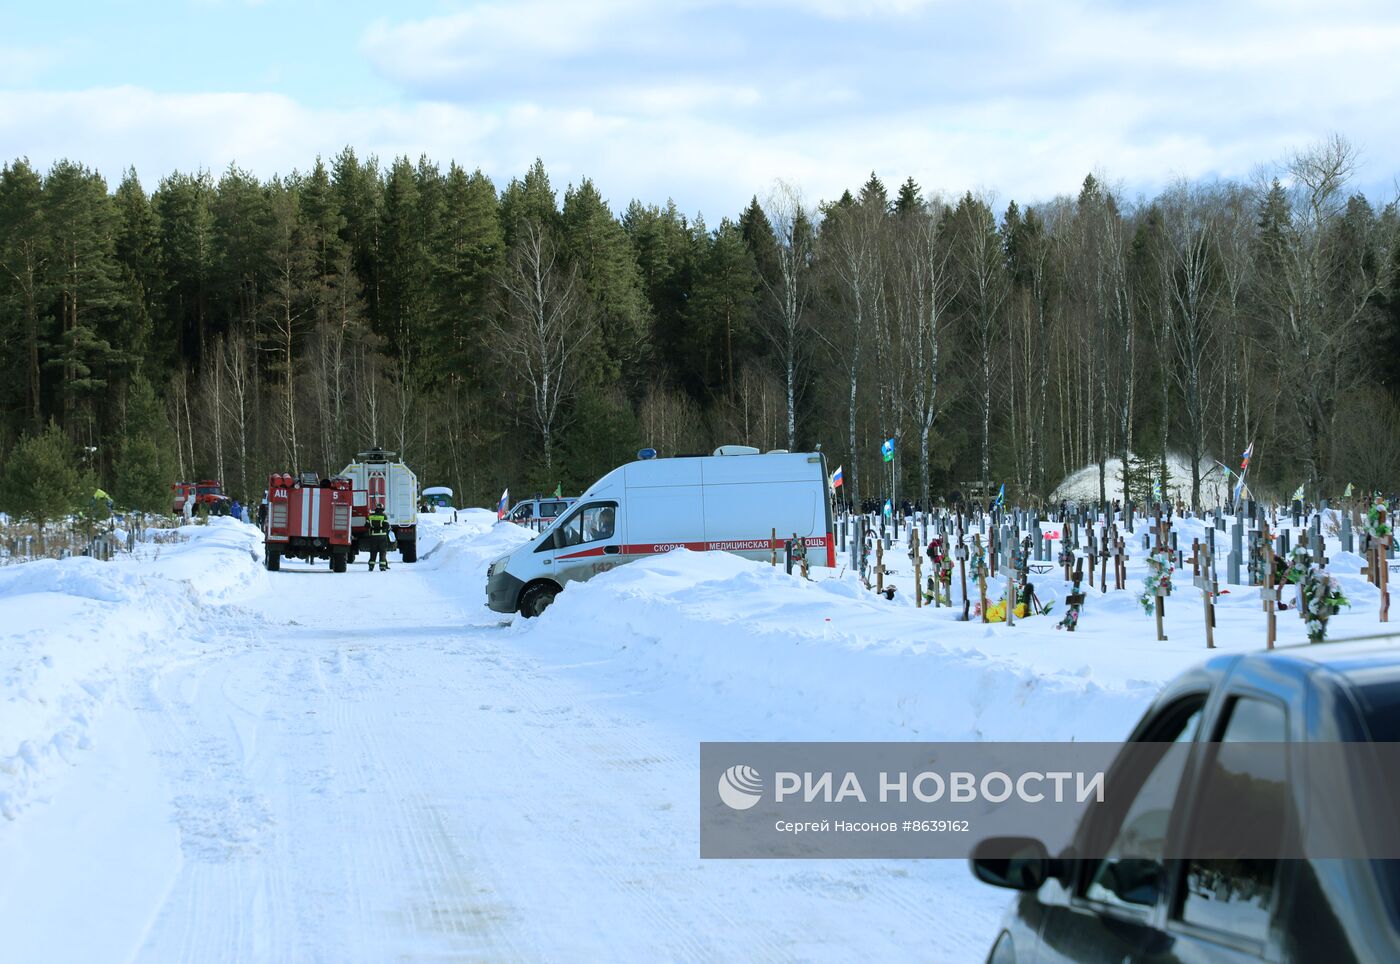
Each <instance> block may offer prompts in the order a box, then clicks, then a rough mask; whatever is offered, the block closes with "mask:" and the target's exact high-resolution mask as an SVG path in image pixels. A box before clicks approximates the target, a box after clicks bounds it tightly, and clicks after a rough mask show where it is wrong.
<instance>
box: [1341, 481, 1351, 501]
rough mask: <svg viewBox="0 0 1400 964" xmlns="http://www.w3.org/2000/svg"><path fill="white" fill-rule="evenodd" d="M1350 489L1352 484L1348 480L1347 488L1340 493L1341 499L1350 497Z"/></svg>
mask: <svg viewBox="0 0 1400 964" xmlns="http://www.w3.org/2000/svg"><path fill="white" fill-rule="evenodd" d="M1351 490H1352V485H1351V483H1350V482H1348V483H1347V490H1346V491H1345V492H1343V493H1342V498H1343V499H1350V498H1351Z"/></svg>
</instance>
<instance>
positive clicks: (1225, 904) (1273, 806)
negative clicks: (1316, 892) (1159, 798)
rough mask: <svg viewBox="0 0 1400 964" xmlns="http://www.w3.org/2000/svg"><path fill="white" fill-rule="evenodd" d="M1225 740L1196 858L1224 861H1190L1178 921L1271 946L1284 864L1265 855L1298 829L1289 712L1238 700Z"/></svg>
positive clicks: (1202, 809)
mask: <svg viewBox="0 0 1400 964" xmlns="http://www.w3.org/2000/svg"><path fill="white" fill-rule="evenodd" d="M1219 740H1220V743H1219V747H1218V750H1217V752H1216V753H1215V754H1214V757H1213V759H1211V760H1209V761H1208V763H1207V766H1206V768H1205V770H1204V771H1203V774H1202V780H1201V785H1200V787H1201V788H1200V792H1199V796H1198V798H1197V801H1196V807H1195V810H1194V811H1193V814H1192V821H1191V822H1192V840H1193V845H1192V848H1191V850H1190V851H1188V852H1194V853H1212V854H1220V855H1221V856H1220V858H1217V859H1210V860H1208V859H1190V860H1187V861H1186V862H1185V866H1184V868H1183V869H1184V873H1183V874H1182V883H1181V893H1180V896H1179V901H1178V905H1177V909H1176V912H1175V913H1174V914H1173V917H1174V918H1176V919H1179V920H1181V921H1182V922H1184V923H1186V924H1192V925H1195V926H1197V927H1205V928H1209V929H1210V930H1214V931H1220V932H1223V933H1226V934H1231V935H1234V936H1236V937H1243V938H1246V939H1247V940H1249V941H1254V942H1258V943H1260V944H1263V943H1264V941H1265V940H1266V939H1267V938H1268V933H1269V917H1270V913H1271V912H1272V910H1273V905H1274V891H1275V886H1276V883H1277V881H1278V868H1279V862H1278V860H1277V859H1272V858H1268V857H1266V856H1260V855H1261V854H1265V855H1266V854H1269V853H1273V852H1277V849H1278V848H1279V847H1280V845H1281V841H1282V840H1283V839H1284V835H1285V834H1287V833H1289V832H1290V829H1291V826H1290V822H1289V819H1288V809H1289V808H1288V755H1287V746H1286V743H1287V740H1288V717H1287V714H1286V713H1285V712H1284V709H1283V707H1282V706H1281V705H1279V704H1277V703H1274V702H1272V701H1270V700H1263V699H1256V698H1254V697H1249V696H1238V697H1235V698H1234V699H1233V700H1232V701H1231V703H1230V706H1229V712H1228V716H1227V718H1226V722H1225V728H1224V731H1223V732H1222V733H1221V735H1220V737H1219ZM1246 744H1264V745H1263V746H1247V745H1246ZM1233 851H1237V852H1238V854H1239V855H1238V856H1235V855H1234V854H1233V853H1232V852H1233ZM1226 856H1228V857H1229V859H1223V858H1225V857H1226Z"/></svg>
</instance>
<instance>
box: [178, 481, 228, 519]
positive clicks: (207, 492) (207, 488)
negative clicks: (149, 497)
mask: <svg viewBox="0 0 1400 964" xmlns="http://www.w3.org/2000/svg"><path fill="white" fill-rule="evenodd" d="M170 491H171V494H172V498H171V504H172V511H174V513H175V514H176V515H183V514H184V511H185V503H186V502H190V501H193V503H194V504H193V505H191V506H190V511H191V512H193V511H195V510H196V509H198V508H199V506H200V504H201V503H202V504H204V505H207V506H208V507H209V513H210V514H211V515H225V514H227V512H228V504H229V497H228V496H226V495H224V487H223V483H221V482H220V481H219V480H218V479H205V480H204V481H203V482H175V483H172V484H171V486H170Z"/></svg>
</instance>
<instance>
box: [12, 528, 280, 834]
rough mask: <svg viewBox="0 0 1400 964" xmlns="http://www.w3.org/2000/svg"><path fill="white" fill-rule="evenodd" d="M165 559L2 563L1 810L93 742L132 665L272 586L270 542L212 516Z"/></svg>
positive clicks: (165, 548)
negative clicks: (267, 556)
mask: <svg viewBox="0 0 1400 964" xmlns="http://www.w3.org/2000/svg"><path fill="white" fill-rule="evenodd" d="M180 533H181V536H182V538H183V539H184V540H185V541H184V542H180V543H175V544H170V545H162V546H159V547H147V549H148V550H154V551H153V552H152V555H154V558H146V559H143V560H142V561H140V562H139V563H138V562H134V561H132V560H130V559H125V558H124V559H120V560H118V561H116V562H105V563H104V562H97V561H96V560H93V559H88V558H73V559H62V560H52V559H44V560H39V561H35V562H29V563H24V564H21V565H17V566H12V567H7V568H5V569H3V570H0V627H3V630H0V815H3V816H4V817H6V818H9V819H13V818H14V817H15V815H16V814H17V813H18V812H19V810H20V809H21V807H22V806H23V805H24V803H25V802H26V801H27V800H28V799H29V798H30V797H31V795H32V794H33V792H34V790H35V788H36V787H37V786H38V785H39V783H40V782H41V781H42V779H43V777H44V775H45V773H46V772H47V771H48V770H49V769H50V768H51V767H55V766H57V765H59V764H62V763H73V762H76V753H77V751H79V750H83V749H86V748H87V747H89V746H91V745H92V741H93V733H92V720H93V717H94V715H95V714H96V713H97V712H98V711H99V710H100V709H101V708H102V707H103V706H104V705H105V704H106V702H107V701H108V698H109V696H110V694H111V692H112V691H113V689H114V688H115V687H118V686H120V685H121V684H122V683H123V682H124V681H125V680H126V678H127V677H128V675H129V671H130V669H131V667H132V666H133V665H134V664H136V663H137V662H138V661H140V660H141V659H142V657H143V656H145V655H146V654H148V653H150V652H151V651H152V650H153V649H154V648H156V647H169V646H173V645H179V643H180V642H181V641H182V640H184V639H185V638H187V636H188V635H190V634H191V633H192V632H194V631H196V630H197V626H198V624H199V623H200V621H201V620H202V619H204V618H205V609H206V607H209V606H218V605H224V604H227V603H230V602H235V601H237V600H239V599H242V598H245V597H247V596H249V595H252V594H255V593H258V592H261V591H262V590H263V589H264V588H265V586H266V577H267V573H266V572H265V571H264V570H263V568H262V549H261V537H260V535H259V533H258V531H257V529H255V528H254V527H252V526H249V525H244V524H243V523H240V522H236V521H234V520H232V519H226V518H215V519H211V520H210V522H209V525H207V526H186V527H184V528H182V529H181V530H180Z"/></svg>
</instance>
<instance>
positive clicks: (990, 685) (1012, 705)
mask: <svg viewBox="0 0 1400 964" xmlns="http://www.w3.org/2000/svg"><path fill="white" fill-rule="evenodd" d="M1119 595H1120V596H1123V595H1126V594H1119ZM1123 602H1125V603H1126V602H1127V600H1126V599H1124V600H1123ZM951 616H952V612H951V611H950V610H947V609H943V610H937V611H935V610H930V609H924V610H915V609H913V608H912V607H901V606H893V605H891V604H889V603H888V602H886V601H885V600H884V599H883V598H882V597H878V596H876V595H874V594H873V593H870V592H869V591H867V590H865V589H863V588H862V587H861V586H860V585H859V583H857V582H855V581H854V580H850V579H828V580H824V581H819V582H804V581H803V580H801V579H798V578H795V577H791V576H788V575H786V574H785V573H784V572H783V571H782V569H780V568H774V567H771V566H768V565H764V564H762V563H758V562H750V561H747V560H743V559H740V558H738V557H737V556H732V555H728V554H725V553H694V552H688V551H686V550H676V551H674V552H671V553H667V554H666V555H663V556H657V557H654V558H651V559H647V560H643V561H639V562H634V563H631V564H629V565H626V566H621V567H619V568H617V569H614V570H612V571H611V572H608V573H605V574H603V575H600V576H598V577H597V578H595V579H592V580H590V581H589V582H586V583H581V584H572V585H570V586H569V587H568V588H567V589H566V591H565V592H563V593H562V594H560V596H559V597H558V599H557V600H556V601H555V603H554V605H553V606H552V607H551V608H550V609H549V610H548V611H546V612H545V614H544V615H543V616H541V617H540V618H538V619H534V620H525V619H517V620H516V622H515V624H514V627H513V630H512V631H513V632H514V633H516V634H518V635H520V636H522V637H524V641H525V642H526V643H527V644H528V646H529V647H530V648H531V649H532V650H534V651H536V652H538V653H540V654H541V655H542V656H543V657H544V658H546V659H550V660H556V661H562V662H567V663H571V664H575V665H577V666H578V667H579V671H580V672H584V673H587V674H589V675H596V676H601V677H605V679H604V680H602V682H603V683H605V684H606V685H607V687H608V688H611V689H613V690H615V691H617V692H619V693H621V694H626V695H628V696H630V697H631V698H637V699H642V700H645V701H647V702H650V703H653V704H657V705H659V706H664V707H666V712H668V713H669V714H671V715H673V716H674V715H675V714H678V713H679V714H699V715H701V716H703V717H704V718H705V720H706V722H707V724H708V725H707V727H706V729H705V732H707V733H709V734H710V735H709V736H708V737H707V738H708V739H714V740H743V739H774V740H786V739H810V740H820V739H836V740H984V739H985V740H1026V739H1037V740H1042V739H1043V740H1111V739H1120V738H1122V737H1123V736H1126V734H1127V732H1128V730H1129V729H1130V728H1131V727H1132V725H1133V724H1134V723H1135V722H1136V720H1137V718H1138V717H1139V716H1140V715H1141V713H1142V711H1143V710H1144V708H1145V707H1146V706H1147V704H1148V703H1149V702H1150V701H1151V699H1152V697H1153V696H1154V695H1155V694H1156V692H1157V689H1158V687H1159V685H1160V683H1161V682H1163V681H1164V680H1165V679H1166V678H1168V677H1170V676H1171V675H1172V673H1173V672H1174V671H1175V669H1176V667H1177V666H1178V665H1179V664H1180V663H1182V662H1183V660H1181V659H1176V660H1170V661H1168V662H1169V664H1170V665H1169V666H1164V667H1163V672H1161V673H1160V674H1156V675H1155V676H1153V677H1151V678H1147V679H1141V678H1134V676H1135V675H1136V671H1137V670H1138V668H1139V667H1138V664H1137V661H1135V660H1130V661H1127V662H1126V663H1115V662H1114V661H1109V662H1110V666H1109V668H1108V669H1107V670H1105V671H1099V670H1091V669H1090V668H1089V667H1090V666H1091V665H1093V664H1094V663H1102V662H1103V661H1102V660H1098V659H1096V658H1095V656H1096V654H1095V653H1094V652H1093V651H1094V650H1096V649H1098V648H1099V647H1100V646H1101V641H1098V640H1092V641H1091V640H1088V639H1086V638H1085V637H1084V636H1079V637H1077V638H1076V637H1075V636H1068V635H1067V634H1065V633H1060V634H1059V635H1058V637H1054V636H1052V638H1051V639H1050V640H1048V641H1047V640H1044V638H1043V637H1041V638H1039V639H1037V640H1036V642H1037V643H1049V644H1053V645H1054V648H1055V652H1054V653H1051V654H1046V655H1045V657H1044V658H1042V659H1040V660H1028V659H1025V658H1021V657H1020V656H1019V655H1018V654H1017V652H1016V651H1015V650H1014V649H1011V650H1010V651H1008V652H1006V653H1001V654H998V653H997V652H995V650H996V649H997V648H998V645H999V644H1000V645H1001V646H1002V647H1003V648H1006V647H1007V645H1008V644H1007V637H1011V643H1010V646H1012V647H1014V646H1016V645H1019V644H1020V643H1022V642H1025V641H1026V640H1027V638H1028V637H1025V636H1022V637H1019V638H1018V637H1015V636H1014V634H1016V633H1023V632H1024V631H1023V630H1022V628H1021V626H1017V627H1014V628H1011V629H1007V628H1005V627H997V626H984V625H982V624H981V623H980V622H978V623H955V622H951V621H950V619H951ZM1040 626H1041V630H1042V631H1044V630H1045V629H1050V630H1051V631H1052V633H1053V623H1052V621H1051V620H1049V619H1048V618H1047V617H1040ZM1033 631H1034V630H1033ZM1096 644H1097V645H1096ZM1047 661H1048V662H1049V663H1050V664H1053V665H1050V666H1047V665H1045V664H1046V663H1047ZM1115 666H1117V667H1118V669H1117V670H1116V671H1115V669H1114V667H1115ZM692 722H693V721H692Z"/></svg>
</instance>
